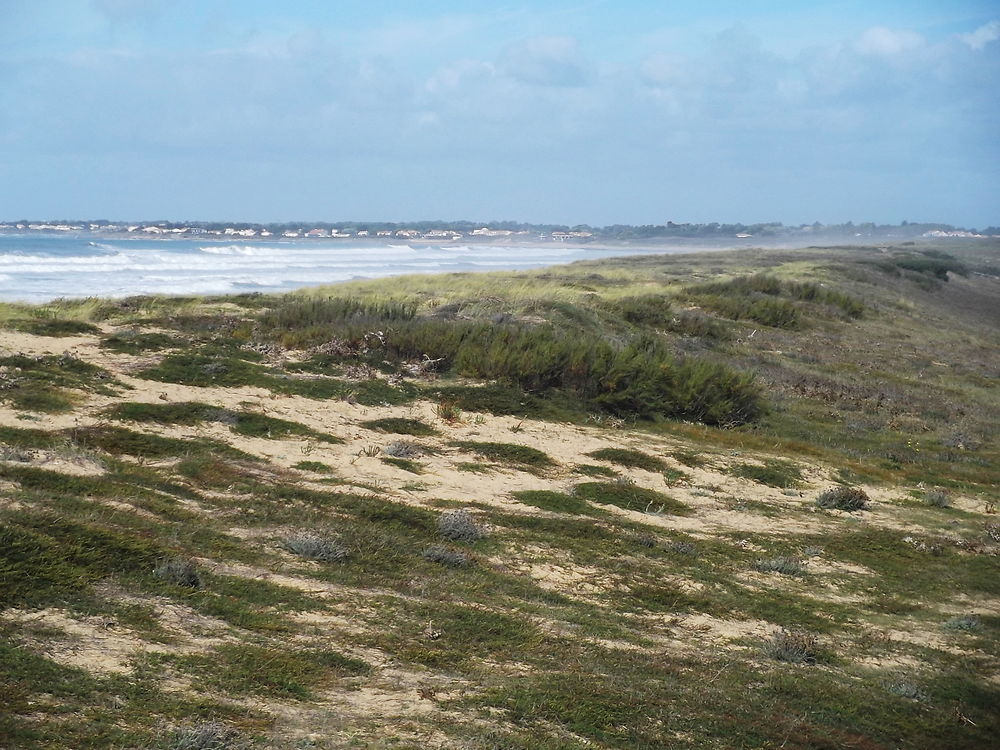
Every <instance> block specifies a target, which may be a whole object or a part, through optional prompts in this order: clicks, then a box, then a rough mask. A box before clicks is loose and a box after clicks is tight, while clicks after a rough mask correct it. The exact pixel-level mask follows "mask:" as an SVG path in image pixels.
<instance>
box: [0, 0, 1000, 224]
mask: <svg viewBox="0 0 1000 750" xmlns="http://www.w3.org/2000/svg"><path fill="white" fill-rule="evenodd" d="M0 16H2V18H3V22H2V23H0V92H2V93H0V220H3V219H6V220H17V219H21V218H29V219H56V218H78V219H84V218H106V219H111V220H115V219H133V220H138V219H147V220H155V219H170V220H233V221H261V222H270V221H308V220H316V221H320V220H322V221H338V220H370V221H375V220H383V221H401V222H405V221H414V220H429V219H443V220H459V219H468V220H473V221H484V222H487V221H495V220H517V221H525V222H535V223H562V224H570V225H575V224H584V223H586V224H591V225H608V224H617V223H622V224H662V223H665V222H667V221H675V222H678V223H681V222H710V221H719V222H744V223H756V222H764V221H781V222H784V223H786V224H800V223H812V222H814V221H820V222H823V223H840V222H845V221H854V222H862V221H875V222H878V223H898V222H901V221H904V220H906V221H911V222H913V221H934V222H945V223H950V224H955V225H960V226H964V227H980V228H982V227H984V226H987V225H1000V0H990V1H987V0H949V1H948V2H944V1H943V0H937V1H936V2H931V1H930V0H864V1H862V0H812V1H810V2H792V1H791V0H767V1H764V0H731V1H719V2H713V1H712V0H703V1H702V2H674V1H672V0H658V1H655V2H654V1H653V0H649V1H640V0H613V1H610V0H609V1H604V0H575V1H574V0H536V1H534V2H530V3H528V2H518V1H517V0H512V1H511V2H506V3H503V2H501V3H492V2H459V1H458V0H422V1H420V2H418V1H417V0H412V1H410V2H403V1H402V0H388V1H383V2H377V3H373V2H365V1H363V0H339V1H334V0H283V2H280V3H279V2H273V1H272V0H0Z"/></svg>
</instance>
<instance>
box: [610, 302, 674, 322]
mask: <svg viewBox="0 0 1000 750" xmlns="http://www.w3.org/2000/svg"><path fill="white" fill-rule="evenodd" d="M609 308H610V309H611V310H612V311H614V312H616V313H617V314H618V315H620V316H621V317H622V318H624V319H625V320H626V321H628V322H629V323H632V324H633V325H637V326H649V327H653V328H660V327H663V326H666V325H668V324H669V323H670V321H671V319H672V318H673V314H672V313H671V309H670V301H669V300H668V299H667V298H666V297H665V296H663V295H662V294H644V295H641V296H637V297H622V298H621V299H618V300H615V301H614V302H613V303H611V304H610V305H609Z"/></svg>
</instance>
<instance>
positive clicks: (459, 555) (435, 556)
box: [421, 544, 469, 568]
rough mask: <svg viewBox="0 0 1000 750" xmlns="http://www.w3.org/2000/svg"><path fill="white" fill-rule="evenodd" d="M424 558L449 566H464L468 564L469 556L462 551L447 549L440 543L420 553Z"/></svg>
mask: <svg viewBox="0 0 1000 750" xmlns="http://www.w3.org/2000/svg"><path fill="white" fill-rule="evenodd" d="M421 556H422V557H423V558H424V559H425V560H430V561H431V562H435V563H438V564H439V565H445V566H447V567H449V568H464V567H465V566H466V565H468V564H469V556H468V555H467V554H465V553H464V552H458V551H456V550H452V549H448V548H447V547H444V546H442V545H440V544H435V545H433V546H432V547H428V548H427V549H425V550H424V551H423V553H421Z"/></svg>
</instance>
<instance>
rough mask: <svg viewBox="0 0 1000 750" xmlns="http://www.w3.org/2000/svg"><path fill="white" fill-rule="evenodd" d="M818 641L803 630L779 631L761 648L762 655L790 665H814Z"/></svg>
mask: <svg viewBox="0 0 1000 750" xmlns="http://www.w3.org/2000/svg"><path fill="white" fill-rule="evenodd" d="M817 645H818V639H817V638H816V636H815V635H812V634H811V633H807V632H805V631H803V630H779V631H778V632H776V633H775V634H774V635H773V636H771V639H770V640H768V641H766V642H765V643H764V646H763V650H764V654H765V655H766V656H768V657H769V658H771V659H775V660H777V661H784V662H789V663H791V664H815V663H816V655H817Z"/></svg>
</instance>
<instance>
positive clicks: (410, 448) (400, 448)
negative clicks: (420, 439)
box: [382, 440, 424, 458]
mask: <svg viewBox="0 0 1000 750" xmlns="http://www.w3.org/2000/svg"><path fill="white" fill-rule="evenodd" d="M423 454H424V451H423V449H422V448H421V447H420V446H419V445H417V444H416V443H411V442H409V441H406V440H393V441H392V442H391V443H388V444H387V445H385V446H383V447H382V455H383V456H391V457H393V458H420V456H422V455H423Z"/></svg>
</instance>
